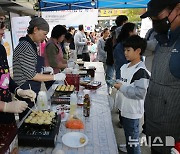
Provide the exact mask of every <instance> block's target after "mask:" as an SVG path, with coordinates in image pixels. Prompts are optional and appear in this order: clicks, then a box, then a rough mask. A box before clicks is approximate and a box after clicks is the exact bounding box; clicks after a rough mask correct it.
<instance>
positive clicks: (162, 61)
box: [0, 0, 180, 154]
mask: <svg viewBox="0 0 180 154" xmlns="http://www.w3.org/2000/svg"><path fill="white" fill-rule="evenodd" d="M179 13H180V1H179V0H166V1H164V0H151V1H150V2H149V3H148V6H147V11H146V12H145V13H144V14H143V15H141V18H146V17H149V18H151V20H152V24H153V27H152V29H150V30H149V31H148V32H147V34H146V36H145V38H141V37H140V36H138V34H137V30H136V28H137V27H136V24H134V23H131V22H128V17H127V16H126V15H119V16H118V17H117V18H116V21H115V22H116V26H112V27H111V29H108V28H104V30H103V31H102V33H101V37H99V38H98V37H97V35H96V32H91V33H88V32H85V30H84V26H83V25H79V26H78V30H77V31H76V30H75V28H74V27H69V28H68V29H66V27H65V26H64V25H56V26H55V27H53V29H52V31H51V37H50V38H48V39H47V36H46V35H47V34H48V32H49V24H48V23H47V21H46V20H44V19H43V18H41V17H36V18H33V19H32V20H31V21H30V22H29V26H28V28H27V35H26V36H24V37H22V38H20V40H19V44H18V45H17V47H16V48H15V50H14V52H13V79H12V78H11V77H10V72H9V66H8V61H7V54H6V50H5V48H4V46H3V45H2V44H0V111H1V112H0V124H5V123H14V122H15V118H14V114H13V113H19V115H20V119H22V118H23V117H24V115H25V114H27V112H28V110H29V109H28V107H30V108H32V107H33V105H34V103H33V102H34V101H36V96H37V95H38V92H39V91H40V88H41V82H45V84H46V88H47V89H48V88H49V87H50V86H51V85H52V84H53V82H54V81H56V80H64V79H65V77H66V75H65V74H64V73H63V72H62V70H63V69H65V68H67V67H69V66H70V65H72V62H73V63H74V62H75V61H76V59H77V58H78V59H82V60H83V61H99V62H102V63H103V66H104V70H105V77H106V80H107V81H109V80H113V81H114V82H113V84H110V82H107V84H108V89H111V88H110V87H111V86H113V87H115V88H116V89H117V93H116V98H115V100H116V102H117V107H118V111H119V117H120V118H119V119H120V127H122V128H123V129H124V132H125V138H126V149H127V152H128V154H140V153H141V149H140V144H139V136H140V132H139V126H140V125H139V120H140V119H141V118H142V117H143V115H144V119H145V120H144V125H143V133H144V134H145V135H146V137H147V139H149V138H148V137H150V138H151V141H149V140H148V141H149V142H151V143H152V144H153V143H154V141H156V140H157V137H159V138H158V139H160V140H159V141H160V142H161V141H162V143H164V145H163V146H153V145H151V153H152V154H169V153H170V151H171V148H172V147H173V145H171V146H167V145H165V143H167V136H170V137H172V138H173V139H174V141H175V144H177V143H179V142H180V120H179V119H180V104H179V101H180V95H179V94H180V52H179V50H180V37H179V36H180V17H179ZM4 20H5V15H4V13H3V11H2V10H0V41H2V37H3V35H4V29H5V24H4ZM37 44H38V45H40V44H41V45H40V51H39V50H38V48H37ZM40 52H41V54H40ZM90 52H91V53H92V54H93V56H94V53H97V56H96V57H95V58H93V60H92V59H91V58H92V57H91V56H92V54H90ZM143 56H145V57H146V58H145V59H144V58H143ZM47 72H49V73H47ZM108 92H109V91H108ZM11 93H14V94H15V98H12V95H11ZM132 140H133V141H135V142H136V146H131V145H130V144H129V143H130V142H131V141H132ZM158 143H159V142H158ZM175 144H174V145H175ZM119 149H120V150H121V147H120V148H119Z"/></svg>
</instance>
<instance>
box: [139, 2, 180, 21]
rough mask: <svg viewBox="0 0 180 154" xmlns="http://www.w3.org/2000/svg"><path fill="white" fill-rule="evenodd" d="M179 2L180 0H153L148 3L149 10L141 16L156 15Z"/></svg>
mask: <svg viewBox="0 0 180 154" xmlns="http://www.w3.org/2000/svg"><path fill="white" fill-rule="evenodd" d="M177 3H180V0H151V1H150V2H149V3H148V4H147V12H145V13H144V14H143V15H141V16H140V18H146V17H156V16H158V14H159V13H160V12H161V11H162V10H164V9H165V8H167V7H168V6H170V5H172V4H177Z"/></svg>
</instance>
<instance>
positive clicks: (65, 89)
mask: <svg viewBox="0 0 180 154" xmlns="http://www.w3.org/2000/svg"><path fill="white" fill-rule="evenodd" d="M73 90H74V85H67V86H66V85H59V86H57V88H56V91H59V92H69V91H73Z"/></svg>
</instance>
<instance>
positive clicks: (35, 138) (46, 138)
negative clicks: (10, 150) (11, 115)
mask: <svg viewBox="0 0 180 154" xmlns="http://www.w3.org/2000/svg"><path fill="white" fill-rule="evenodd" d="M60 122H61V117H60V116H58V115H57V114H55V117H54V118H53V120H52V123H51V124H49V125H44V124H43V125H39V124H27V123H25V122H23V123H22V125H21V126H20V128H19V130H18V144H19V145H20V146H31V147H40V146H41V147H54V146H55V142H56V138H57V135H58V132H59V126H60Z"/></svg>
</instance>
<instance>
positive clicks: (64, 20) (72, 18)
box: [42, 9, 98, 31]
mask: <svg viewBox="0 0 180 154" xmlns="http://www.w3.org/2000/svg"><path fill="white" fill-rule="evenodd" d="M42 17H43V18H44V19H45V20H46V21H47V22H48V23H49V26H50V31H51V30H52V28H53V27H54V26H56V25H59V24H60V25H66V27H70V26H74V27H75V28H77V27H78V26H79V25H81V24H83V25H97V23H98V9H82V10H62V11H47V12H42Z"/></svg>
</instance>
